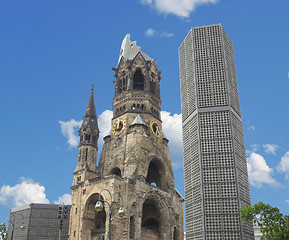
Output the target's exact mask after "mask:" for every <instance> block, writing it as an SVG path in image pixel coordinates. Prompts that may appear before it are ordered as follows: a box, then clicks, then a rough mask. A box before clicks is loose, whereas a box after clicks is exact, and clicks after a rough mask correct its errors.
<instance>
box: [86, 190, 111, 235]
mask: <svg viewBox="0 0 289 240" xmlns="http://www.w3.org/2000/svg"><path fill="white" fill-rule="evenodd" d="M98 196H99V194H98V193H95V194H92V195H91V196H90V197H89V198H88V199H87V201H86V204H85V210H84V214H83V230H82V231H83V232H85V235H86V234H87V236H90V238H91V239H94V238H96V239H98V238H99V237H101V236H103V235H104V234H105V230H106V212H105V209H103V210H102V211H101V212H96V211H95V204H96V202H97V201H98ZM100 198H101V199H103V197H102V196H101V197H100Z"/></svg>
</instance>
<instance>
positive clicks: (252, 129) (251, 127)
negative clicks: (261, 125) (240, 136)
mask: <svg viewBox="0 0 289 240" xmlns="http://www.w3.org/2000/svg"><path fill="white" fill-rule="evenodd" d="M255 129H256V128H255V126H254V125H250V126H249V127H248V130H249V131H255Z"/></svg>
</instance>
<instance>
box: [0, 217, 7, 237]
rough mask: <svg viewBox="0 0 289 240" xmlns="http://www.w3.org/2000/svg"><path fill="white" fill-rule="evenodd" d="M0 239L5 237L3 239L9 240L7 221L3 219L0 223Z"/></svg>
mask: <svg viewBox="0 0 289 240" xmlns="http://www.w3.org/2000/svg"><path fill="white" fill-rule="evenodd" d="M0 237H1V238H0V239H3V240H7V239H8V238H7V237H8V232H7V228H6V224H5V222H4V221H3V222H2V223H1V224H0Z"/></svg>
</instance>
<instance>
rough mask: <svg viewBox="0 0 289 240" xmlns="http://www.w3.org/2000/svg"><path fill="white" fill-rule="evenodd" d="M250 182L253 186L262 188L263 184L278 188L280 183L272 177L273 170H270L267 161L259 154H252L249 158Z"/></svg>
mask: <svg viewBox="0 0 289 240" xmlns="http://www.w3.org/2000/svg"><path fill="white" fill-rule="evenodd" d="M247 166H248V174H249V181H250V183H251V184H252V186H254V187H257V188H261V187H263V184H268V185H270V186H272V187H277V186H278V185H279V183H278V182H277V181H276V180H275V179H274V178H273V177H272V175H273V169H272V168H270V167H269V166H268V165H267V163H266V160H265V159H264V158H263V157H262V156H261V155H260V154H258V153H255V152H253V153H251V154H250V156H249V157H248V158H247Z"/></svg>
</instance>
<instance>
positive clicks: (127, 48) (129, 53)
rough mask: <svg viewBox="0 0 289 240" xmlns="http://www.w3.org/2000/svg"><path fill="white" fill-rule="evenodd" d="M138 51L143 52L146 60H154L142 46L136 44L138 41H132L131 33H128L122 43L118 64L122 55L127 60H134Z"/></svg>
mask: <svg viewBox="0 0 289 240" xmlns="http://www.w3.org/2000/svg"><path fill="white" fill-rule="evenodd" d="M138 53H141V55H142V56H143V58H144V59H145V60H146V61H152V60H153V59H152V58H150V57H149V56H148V55H147V54H145V53H143V52H142V51H141V47H139V46H137V45H136V41H133V42H132V41H130V34H126V36H125V37H124V39H123V41H122V44H121V48H120V54H119V59H118V63H117V64H119V62H120V59H121V57H123V58H124V59H125V60H133V59H134V58H135V56H136V55H137V54H138Z"/></svg>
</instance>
